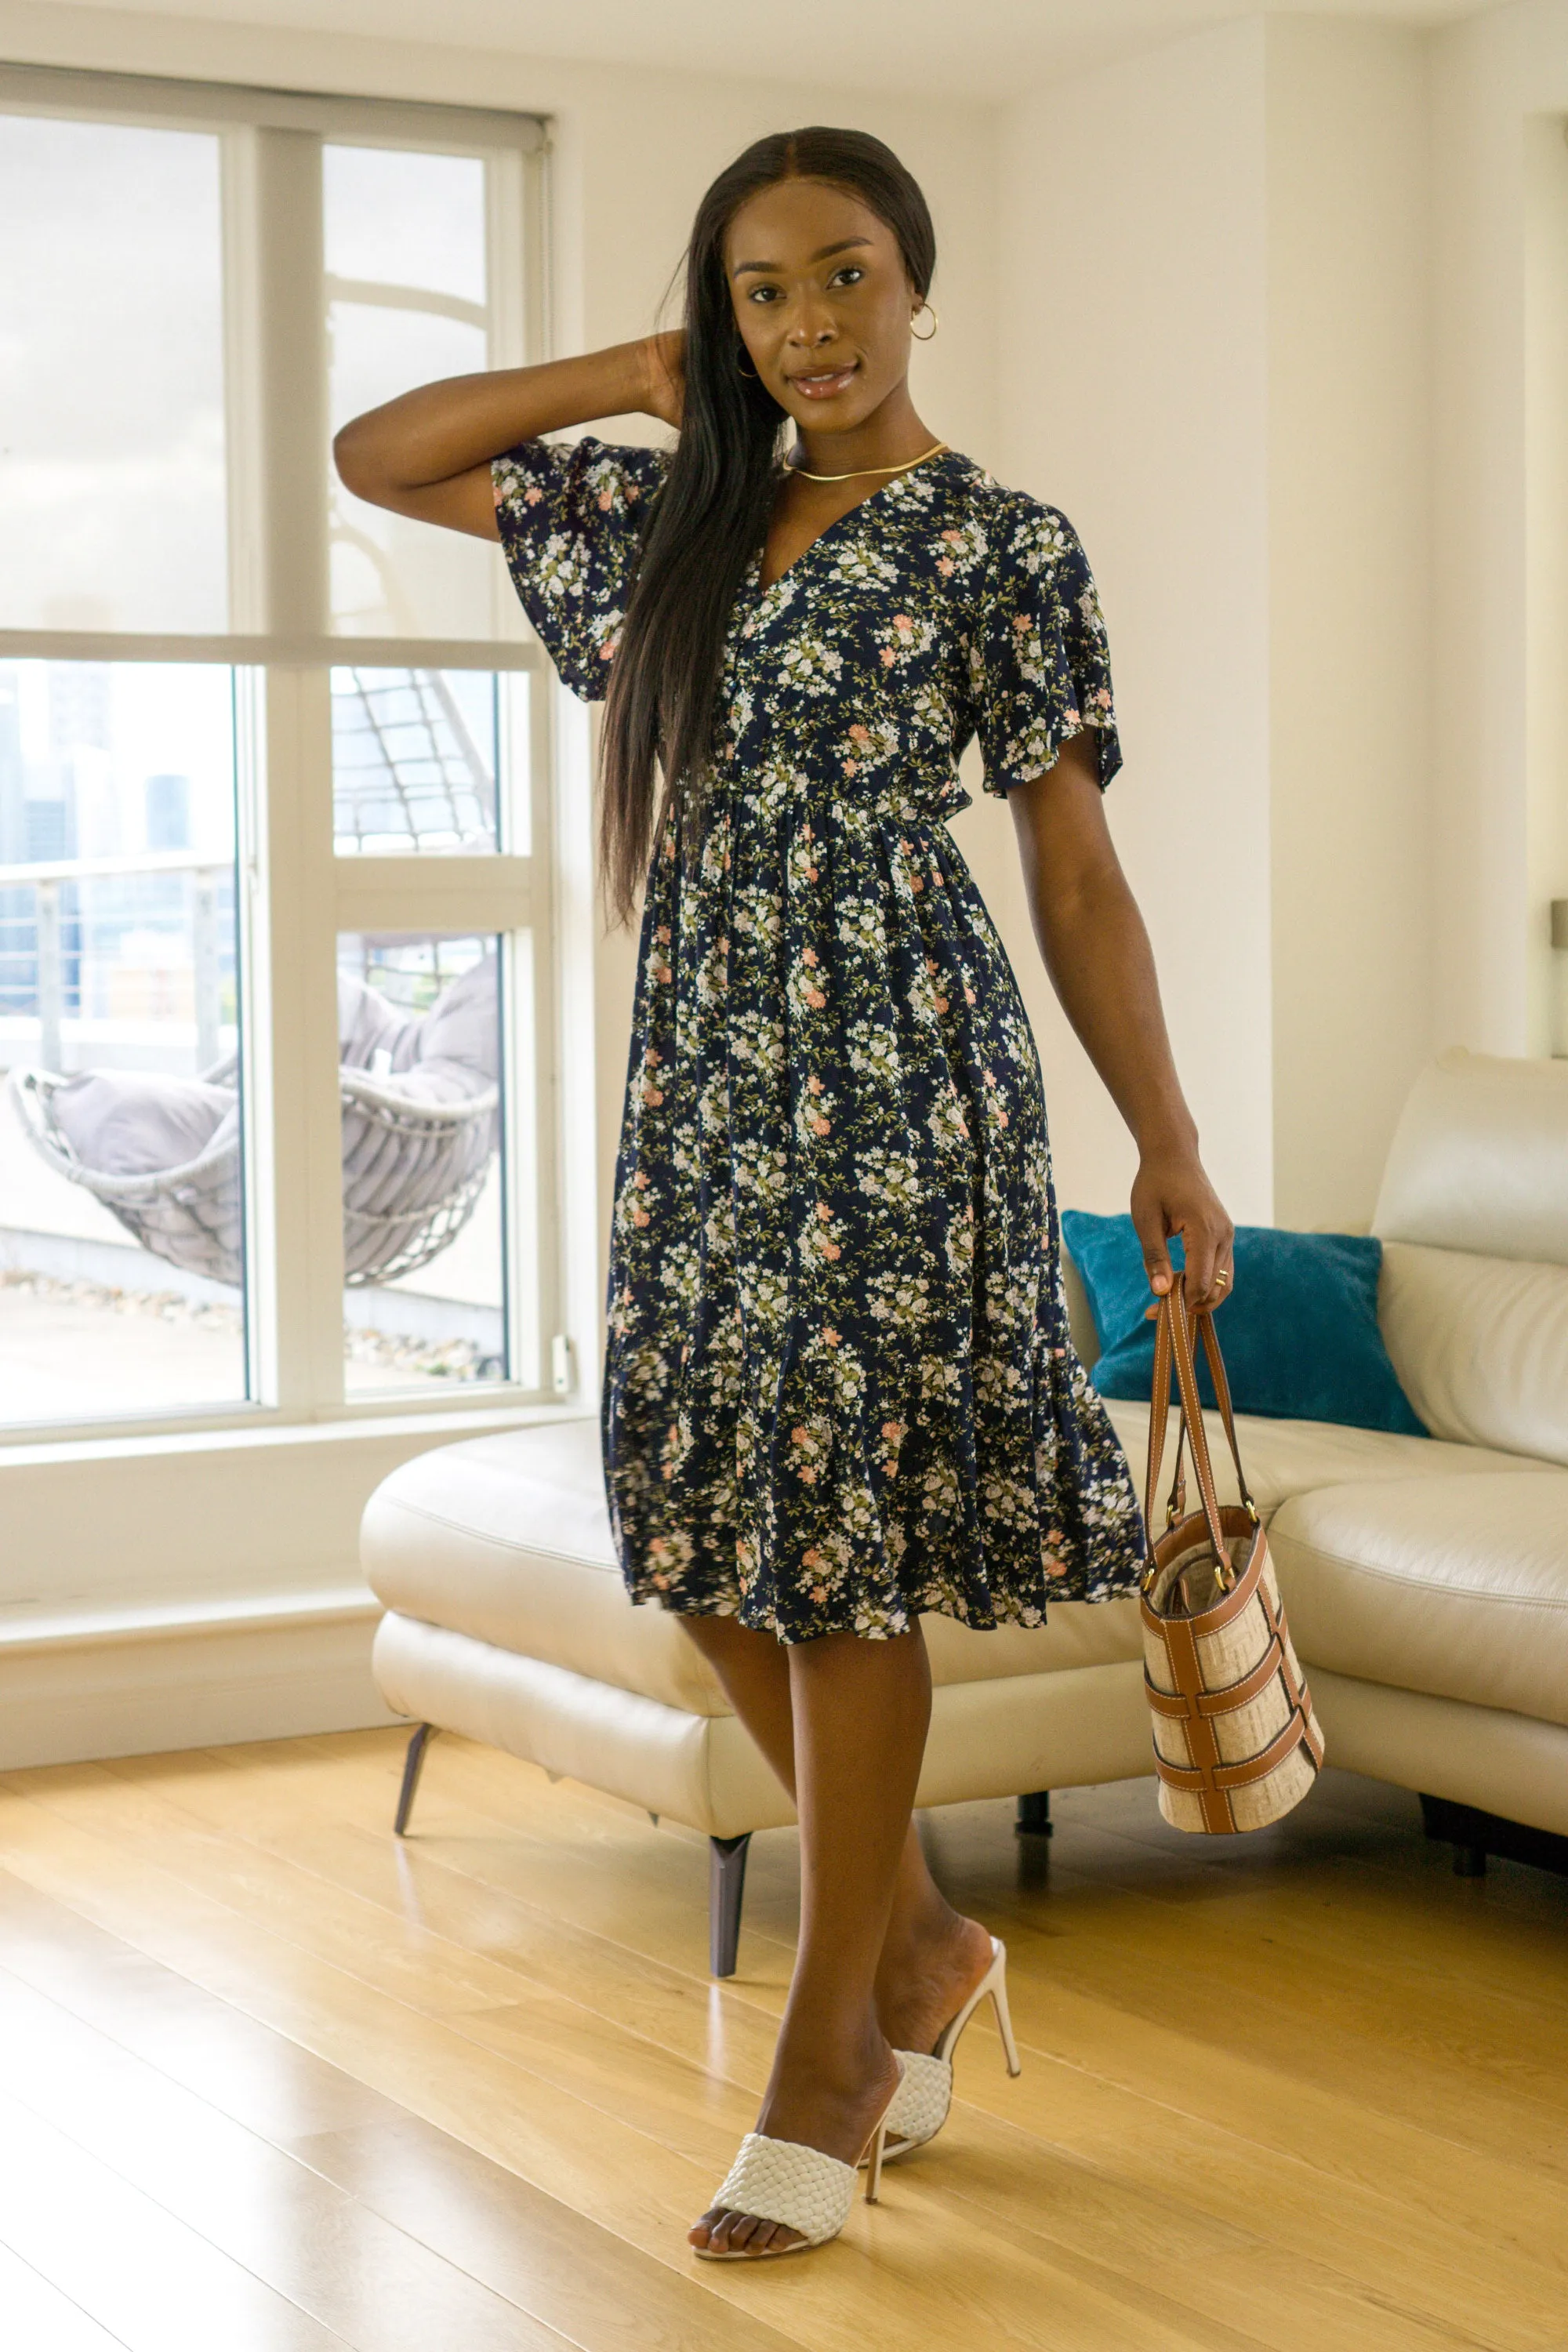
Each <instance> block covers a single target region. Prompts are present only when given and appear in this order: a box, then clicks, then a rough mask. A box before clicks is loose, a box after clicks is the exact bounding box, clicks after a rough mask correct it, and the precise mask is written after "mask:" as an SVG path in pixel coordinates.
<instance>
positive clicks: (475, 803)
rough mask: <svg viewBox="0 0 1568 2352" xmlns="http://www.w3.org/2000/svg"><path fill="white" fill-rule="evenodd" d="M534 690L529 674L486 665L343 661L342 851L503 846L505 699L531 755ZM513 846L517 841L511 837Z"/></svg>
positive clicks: (338, 784)
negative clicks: (378, 665)
mask: <svg viewBox="0 0 1568 2352" xmlns="http://www.w3.org/2000/svg"><path fill="white" fill-rule="evenodd" d="M503 684H504V688H505V694H504V704H503V695H502V691H501V688H502V687H503ZM527 695H528V678H527V676H526V674H523V675H521V676H519V677H509V678H507V679H506V680H504V681H502V680H500V679H498V678H496V677H493V676H491V675H490V674H489V672H486V671H480V670H460V669H458V670H437V669H357V668H353V669H351V668H342V669H334V670H333V672H332V829H333V833H334V835H335V836H336V841H337V849H338V854H339V856H353V855H354V854H356V853H360V854H363V855H365V856H377V857H387V856H394V855H395V854H397V853H399V852H402V851H405V850H418V851H421V852H424V853H426V854H428V853H429V852H431V851H443V850H444V851H447V852H448V853H453V852H461V853H464V854H466V855H468V856H479V855H480V854H481V853H483V852H485V851H488V850H493V849H495V848H497V847H498V846H499V845H500V843H499V841H498V821H497V807H498V782H502V783H504V782H506V781H507V765H506V761H505V757H504V754H503V752H502V749H501V738H502V732H503V730H502V725H501V720H502V715H503V708H504V710H505V715H506V718H507V720H508V722H509V723H508V725H507V727H506V729H505V733H506V735H507V736H508V737H509V738H510V741H511V743H512V744H515V745H516V746H518V747H519V748H520V749H521V750H522V751H523V756H524V759H525V760H526V732H525V730H526V724H527V709H526V704H527ZM524 774H526V767H525V768H524ZM506 830H507V833H508V835H509V836H510V835H512V834H514V833H515V830H516V828H515V827H508V828H506ZM506 846H507V847H508V848H515V847H516V846H517V845H516V843H515V842H514V840H513V839H511V838H510V837H509V838H508V840H507V842H506ZM523 854H526V847H525V845H524V851H523Z"/></svg>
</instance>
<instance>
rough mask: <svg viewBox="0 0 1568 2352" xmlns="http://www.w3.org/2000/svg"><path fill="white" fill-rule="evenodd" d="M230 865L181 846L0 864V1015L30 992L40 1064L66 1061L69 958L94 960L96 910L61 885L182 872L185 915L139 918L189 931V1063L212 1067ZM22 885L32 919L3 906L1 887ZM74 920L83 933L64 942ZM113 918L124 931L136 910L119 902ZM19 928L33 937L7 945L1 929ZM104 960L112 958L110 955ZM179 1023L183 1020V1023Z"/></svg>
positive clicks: (57, 1066) (218, 1052)
mask: <svg viewBox="0 0 1568 2352" xmlns="http://www.w3.org/2000/svg"><path fill="white" fill-rule="evenodd" d="M233 874H234V860H233V858H232V856H229V857H215V856H211V855H206V856H203V855H200V854H199V853H197V852H195V851H192V850H184V849H179V850H146V851H143V852H142V853H141V854H139V855H137V856H129V857H70V858H48V859H39V860H37V861H36V862H31V863H29V864H27V865H25V866H0V1017H3V1013H4V1007H5V1004H6V1003H10V1005H11V1006H12V1007H13V1008H14V1011H13V1017H15V1009H16V1008H17V1006H18V1000H20V1003H21V1004H22V1005H25V1004H26V1000H27V999H28V998H29V997H30V998H31V999H32V1002H33V1005H34V1018H36V1020H37V1026H38V1043H37V1059H38V1062H39V1063H40V1065H41V1066H42V1067H43V1068H45V1069H47V1070H63V1069H64V1067H65V1030H66V1025H67V1022H68V1019H69V1018H70V1017H71V1016H70V1015H68V1011H67V994H68V990H67V980H66V975H67V970H68V965H69V964H70V963H72V962H73V961H74V963H75V964H76V965H77V967H78V969H79V968H80V967H81V965H83V964H85V963H89V962H90V961H94V960H95V950H94V948H93V945H92V938H91V932H92V927H93V918H91V917H84V916H83V915H82V914H81V913H80V912H79V909H77V908H72V907H70V906H69V905H68V903H66V902H65V899H64V895H63V894H65V893H66V892H67V891H68V890H70V889H71V888H72V887H73V886H75V887H78V888H79V886H81V885H82V884H84V883H87V884H90V883H94V882H114V881H130V880H136V879H141V878H142V877H149V876H160V875H185V876H188V877H190V891H189V897H188V900H187V905H186V908H185V915H184V922H183V923H175V924H171V923H170V921H169V919H168V916H167V913H166V912H164V911H163V910H158V912H157V913H155V914H150V915H148V916H147V917H145V918H144V919H142V924H141V926H140V927H141V928H143V929H155V930H159V931H164V932H167V933H168V934H169V936H170V937H171V939H179V940H183V941H188V944H189V951H190V958H189V966H188V969H189V971H190V976H191V1006H192V1013H193V1014H194V1019H195V1037H194V1041H193V1043H194V1054H193V1066H194V1068H195V1070H196V1071H202V1070H205V1069H208V1068H210V1067H211V1066H213V1065H214V1064H215V1063H216V1062H217V1061H218V1060H220V1058H221V1057H222V1055H223V1051H224V1041H223V1025H224V1023H223V963H224V959H223V955H222V940H221V931H222V928H223V924H224V921H225V915H224V913H223V911H222V908H221V899H222V892H223V885H224V883H225V881H226V880H229V881H232V877H233ZM19 889H25V890H30V891H31V892H32V894H33V912H32V916H31V919H29V918H28V917H26V916H25V915H19V914H16V913H15V912H7V911H5V896H4V894H5V893H8V892H10V891H12V890H19ZM98 920H99V921H100V923H107V922H108V920H109V919H108V918H105V917H102V916H100V917H99V918H98ZM72 925H75V926H78V927H79V929H81V931H82V933H83V937H82V938H81V940H79V942H73V943H71V944H69V945H68V942H67V930H68V926H72ZM112 927H113V929H115V931H116V932H117V933H123V931H124V930H126V929H131V928H136V927H138V925H137V918H136V916H135V914H134V913H133V912H132V911H131V910H122V909H117V910H116V911H115V914H114V916H113V918H112ZM17 929H23V930H26V929H30V930H31V931H32V934H33V937H32V939H31V940H30V941H28V942H26V944H25V945H20V946H15V947H8V946H7V945H5V940H6V935H7V934H9V933H13V932H15V931H16V930H17ZM117 944H118V941H117ZM96 960H98V961H103V960H104V959H102V958H101V957H99V958H97V959H96ZM109 961H110V963H111V968H112V964H113V959H112V958H110V959H109ZM183 961H184V960H183V959H182V960H181V964H182V965H183ZM134 968H135V967H126V966H123V965H122V966H121V969H134ZM24 1017H26V1016H25V1015H24ZM78 1017H80V1016H78ZM165 1022H166V1016H165V1020H164V1021H160V1023H159V1026H163V1025H165ZM6 1025H9V1024H6ZM185 1025H186V1027H187V1029H188V1027H189V1024H188V1023H187V1024H185ZM10 1058H15V1057H14V1056H12V1057H10Z"/></svg>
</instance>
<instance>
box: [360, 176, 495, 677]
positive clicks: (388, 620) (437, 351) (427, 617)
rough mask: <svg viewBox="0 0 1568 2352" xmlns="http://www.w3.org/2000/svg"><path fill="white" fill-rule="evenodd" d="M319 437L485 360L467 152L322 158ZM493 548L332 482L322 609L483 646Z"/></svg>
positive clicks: (480, 220) (474, 193) (479, 229)
mask: <svg viewBox="0 0 1568 2352" xmlns="http://www.w3.org/2000/svg"><path fill="white" fill-rule="evenodd" d="M322 175H323V182H322V184H323V203H324V207H325V211H324V234H325V243H326V262H327V299H328V310H327V320H328V346H329V352H330V360H329V366H330V405H331V424H332V429H333V431H334V432H335V431H336V430H337V428H338V426H339V425H342V424H344V423H346V422H347V420H348V419H349V418H350V417H351V416H355V415H359V414H360V412H361V411H362V410H363V409H366V408H374V407H375V406H377V405H378V404H379V403H381V402H382V401H384V400H390V399H392V398H393V397H394V395H395V394H397V393H400V392H406V391H408V390H409V389H410V387H411V386H413V385H415V384H419V383H431V382H433V381H434V380H435V379H436V378H437V377H439V376H447V375H468V374H472V373H476V372H477V371H478V370H479V369H481V368H483V367H484V366H486V364H487V363H488V359H489V320H488V314H487V311H486V307H485V271H486V256H485V166H484V163H483V162H482V161H481V160H480V159H479V157H478V156H472V155H421V154H414V153H405V152H395V151H393V150H391V149H387V148H372V147H332V146H329V147H327V148H326V149H325V150H324V151H323V154H322ZM499 589H500V583H499V581H498V568H497V565H496V562H495V557H494V553H493V551H492V550H490V549H489V548H488V547H487V546H485V545H484V543H483V542H482V541H479V540H465V539H463V538H462V537H461V536H459V535H458V533H456V532H452V531H434V530H430V528H429V527H428V525H425V524H420V523H416V522H410V521H409V520H407V519H406V517H404V516H401V515H392V514H388V513H386V512H385V510H384V509H381V508H378V507H370V506H366V505H365V504H364V503H363V501H362V500H361V499H355V498H352V497H351V496H350V495H349V493H348V492H347V491H346V490H345V489H344V488H342V484H341V483H338V482H336V481H335V480H334V483H333V487H332V529H331V611H332V624H333V626H334V627H335V628H338V629H341V630H343V631H345V632H347V633H348V634H350V635H360V636H365V635H369V636H415V635H419V636H437V637H486V636H489V635H492V634H493V633H494V630H495V627H496V622H497V616H498V614H500V612H501V611H502V610H503V609H504V606H503V605H502V604H501V601H500V593H499Z"/></svg>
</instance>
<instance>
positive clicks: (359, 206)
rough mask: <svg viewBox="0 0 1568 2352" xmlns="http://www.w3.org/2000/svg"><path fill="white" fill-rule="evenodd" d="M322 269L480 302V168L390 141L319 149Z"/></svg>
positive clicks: (469, 159)
mask: <svg viewBox="0 0 1568 2352" xmlns="http://www.w3.org/2000/svg"><path fill="white" fill-rule="evenodd" d="M321 193H322V202H323V204H324V206H325V213H326V249H327V268H328V271H329V273H330V274H331V276H332V277H334V278H359V279H362V280H365V279H368V280H369V281H370V282H371V283H373V284H376V285H384V286H415V287H420V288H424V289H428V290H429V291H430V292H432V293H436V294H448V295H455V296H456V297H457V298H458V299H459V300H462V301H466V302H472V303H475V304H477V305H479V308H480V309H482V308H483V306H484V300H485V167H484V164H483V163H482V162H481V160H480V158H479V156H478V155H417V154H408V153H405V152H400V151H398V150H395V149H393V148H389V147H327V148H324V149H323V150H322V153H321Z"/></svg>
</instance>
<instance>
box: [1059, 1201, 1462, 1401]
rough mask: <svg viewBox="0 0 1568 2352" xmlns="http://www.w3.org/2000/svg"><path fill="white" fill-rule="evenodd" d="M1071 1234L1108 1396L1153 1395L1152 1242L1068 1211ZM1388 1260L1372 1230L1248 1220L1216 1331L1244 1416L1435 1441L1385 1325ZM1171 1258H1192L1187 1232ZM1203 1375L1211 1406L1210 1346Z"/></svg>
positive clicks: (1065, 1219)
mask: <svg viewBox="0 0 1568 2352" xmlns="http://www.w3.org/2000/svg"><path fill="white" fill-rule="evenodd" d="M1062 1235H1063V1238H1064V1240H1065V1241H1066V1244H1067V1249H1068V1255H1069V1257H1070V1258H1071V1259H1072V1260H1073V1261H1074V1262H1075V1263H1076V1265H1077V1266H1078V1269H1079V1273H1080V1274H1081V1276H1083V1280H1084V1283H1085V1285H1086V1286H1087V1288H1088V1291H1089V1305H1090V1308H1091V1311H1092V1313H1093V1317H1094V1323H1095V1328H1096V1330H1097V1331H1098V1333H1099V1335H1100V1356H1099V1360H1098V1361H1097V1362H1096V1363H1095V1365H1094V1368H1093V1372H1092V1374H1091V1377H1092V1379H1093V1381H1094V1384H1095V1387H1096V1388H1097V1389H1098V1390H1099V1391H1100V1395H1101V1396H1103V1397H1129V1398H1138V1397H1146V1396H1147V1395H1148V1393H1149V1391H1150V1388H1151V1387H1152V1383H1153V1377H1154V1327H1153V1325H1152V1323H1151V1322H1150V1320H1149V1307H1150V1293H1149V1276H1148V1274H1147V1271H1146V1270H1145V1267H1144V1264H1143V1245H1142V1243H1141V1242H1140V1240H1139V1238H1138V1234H1137V1231H1136V1229H1135V1227H1134V1225H1133V1223H1132V1220H1131V1217H1127V1216H1121V1217H1097V1216H1091V1215H1090V1214H1089V1213H1088V1211H1087V1210H1083V1209H1064V1210H1063V1212H1062ZM1382 1258H1383V1244H1382V1243H1381V1242H1380V1241H1376V1240H1374V1239H1373V1236H1372V1235H1371V1234H1293V1233H1284V1232H1281V1231H1280V1230H1279V1228H1278V1227H1276V1226H1273V1225H1237V1229H1236V1289H1235V1292H1234V1294H1233V1295H1232V1296H1231V1297H1228V1298H1227V1299H1226V1302H1225V1307H1224V1312H1223V1313H1222V1314H1221V1316H1220V1318H1219V1320H1218V1324H1217V1329H1218V1332H1219V1338H1220V1342H1221V1345H1222V1346H1223V1348H1224V1349H1225V1364H1226V1374H1227V1376H1228V1379H1229V1382H1230V1392H1231V1395H1232V1396H1233V1397H1234V1398H1235V1400H1236V1407H1237V1412H1247V1413H1258V1414H1264V1415H1267V1416H1268V1417H1269V1418H1270V1419H1277V1420H1282V1421H1284V1420H1289V1421H1322V1422H1331V1423H1335V1424H1336V1425H1337V1426H1341V1427H1343V1426H1347V1425H1348V1426H1349V1427H1351V1428H1353V1429H1391V1430H1394V1431H1396V1432H1399V1433H1402V1434H1403V1435H1405V1436H1406V1437H1425V1436H1426V1430H1425V1429H1424V1428H1423V1426H1422V1424H1421V1423H1420V1422H1419V1420H1418V1419H1417V1418H1416V1416H1415V1413H1414V1412H1412V1410H1411V1407H1410V1402H1409V1399H1408V1398H1407V1397H1406V1396H1405V1393H1404V1391H1403V1390H1402V1389H1401V1388H1400V1385H1399V1381H1398V1379H1397V1377H1396V1375H1395V1373H1394V1366H1393V1365H1392V1364H1391V1363H1390V1361H1389V1360H1388V1350H1387V1349H1386V1348H1385V1347H1384V1342H1383V1334H1382V1332H1381V1331H1380V1330H1379V1328H1378V1322H1377V1286H1378V1272H1379V1267H1380V1265H1381V1262H1382ZM1171 1262H1172V1264H1173V1265H1174V1266H1175V1267H1176V1268H1177V1269H1178V1271H1179V1270H1180V1269H1181V1268H1182V1267H1183V1266H1184V1265H1185V1262H1186V1261H1185V1254H1184V1249H1183V1246H1182V1240H1181V1236H1180V1234H1176V1235H1174V1236H1173V1239H1172V1242H1171ZM1197 1371H1198V1390H1199V1393H1200V1395H1201V1396H1202V1398H1203V1400H1204V1402H1205V1404H1210V1405H1212V1404H1213V1403H1214V1402H1215V1394H1214V1386H1213V1382H1212V1381H1211V1380H1210V1377H1209V1368H1208V1364H1207V1361H1206V1360H1205V1357H1204V1355H1203V1353H1202V1352H1201V1351H1200V1352H1199V1355H1198V1363H1197Z"/></svg>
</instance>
